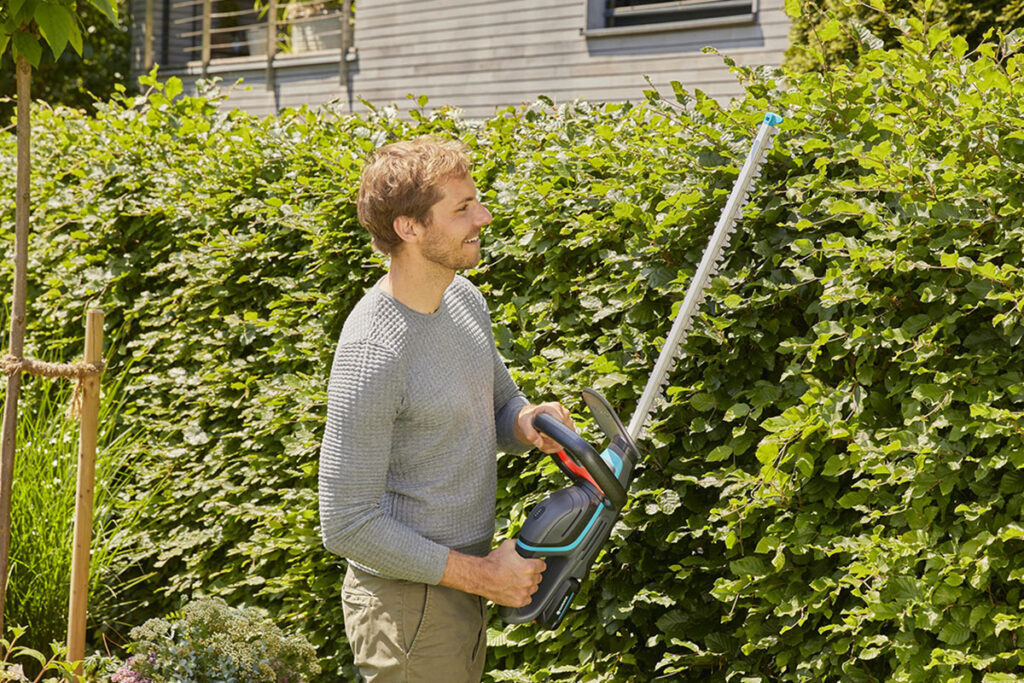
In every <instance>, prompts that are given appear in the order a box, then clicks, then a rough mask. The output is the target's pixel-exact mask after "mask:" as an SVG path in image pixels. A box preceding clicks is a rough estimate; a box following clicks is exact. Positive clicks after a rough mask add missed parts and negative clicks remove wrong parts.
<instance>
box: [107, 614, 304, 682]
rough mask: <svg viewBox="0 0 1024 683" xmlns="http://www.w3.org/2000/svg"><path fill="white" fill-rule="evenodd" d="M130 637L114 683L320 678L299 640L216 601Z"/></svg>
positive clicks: (154, 623) (138, 630)
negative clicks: (128, 656)
mask: <svg viewBox="0 0 1024 683" xmlns="http://www.w3.org/2000/svg"><path fill="white" fill-rule="evenodd" d="M131 635H132V643H131V645H130V646H129V649H130V650H131V652H132V657H131V658H130V659H129V660H128V661H127V662H126V663H125V664H124V665H123V666H121V667H120V668H119V669H118V670H117V671H116V672H115V673H114V674H113V676H112V677H111V681H113V682H115V683H116V682H118V681H120V682H122V683H129V682H131V683H159V682H160V681H168V682H170V681H173V682H174V683H229V682H234V683H268V682H269V681H276V682H277V683H302V681H308V680H311V678H312V677H313V676H316V675H317V674H319V673H320V666H319V665H318V664H317V661H316V651H315V650H314V649H313V646H312V645H310V644H309V642H308V641H307V640H306V639H305V638H303V637H302V636H291V637H288V636H285V635H284V634H283V633H282V632H281V629H279V628H278V627H277V626H275V625H274V624H273V623H272V622H271V621H270V620H269V619H267V618H266V616H265V615H263V614H262V613H260V612H257V611H255V610H253V609H251V608H244V607H243V608H233V607H228V605H227V603H225V602H224V601H223V600H220V599H218V598H210V599H205V600H197V601H195V602H192V603H190V604H188V605H187V606H186V607H185V609H184V614H183V615H182V616H181V617H180V618H171V619H151V620H149V621H147V622H146V623H145V624H144V625H143V626H140V627H138V628H134V629H132V634H131Z"/></svg>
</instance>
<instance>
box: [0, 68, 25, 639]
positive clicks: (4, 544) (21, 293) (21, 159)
mask: <svg viewBox="0 0 1024 683" xmlns="http://www.w3.org/2000/svg"><path fill="white" fill-rule="evenodd" d="M15 68H16V69H17V74H18V75H17V81H18V85H17V89H18V171H17V188H16V190H15V199H14V203H15V219H14V221H15V223H14V225H15V227H14V297H13V299H12V301H11V308H12V309H13V310H12V311H11V346H10V349H9V351H8V352H9V353H10V354H11V355H12V356H14V357H15V358H21V356H22V354H23V353H24V347H25V322H26V314H25V305H26V299H27V291H28V275H27V273H28V233H29V230H28V228H29V220H28V218H29V211H30V209H31V206H30V202H29V200H30V199H31V191H30V188H29V180H30V179H31V171H30V168H31V167H30V165H29V141H30V137H29V130H30V125H31V120H30V116H29V101H30V99H31V98H30V90H31V85H32V67H30V66H29V63H28V60H27V59H25V56H24V55H19V56H18V59H17V62H16V66H15ZM20 395H21V373H20V372H13V373H11V374H10V375H8V376H7V396H6V398H5V399H4V418H3V436H2V444H3V445H2V449H0V633H3V627H4V605H5V604H6V598H7V573H8V567H9V561H10V551H11V486H12V485H13V483H14V451H15V448H16V445H17V432H18V397H19V396H20Z"/></svg>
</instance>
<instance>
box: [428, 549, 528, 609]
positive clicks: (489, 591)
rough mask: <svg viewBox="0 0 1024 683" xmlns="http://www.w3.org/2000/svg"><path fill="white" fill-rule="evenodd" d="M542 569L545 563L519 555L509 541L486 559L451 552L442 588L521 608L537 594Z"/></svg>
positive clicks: (442, 580) (442, 578)
mask: <svg viewBox="0 0 1024 683" xmlns="http://www.w3.org/2000/svg"><path fill="white" fill-rule="evenodd" d="M545 568H546V565H545V564H544V560H540V559H536V558H526V557H522V556H520V555H519V553H517V552H516V542H515V541H514V540H512V539H511V538H510V539H507V540H505V541H504V542H503V543H502V544H501V545H500V546H498V547H497V548H495V549H494V550H492V551H491V553H490V554H489V555H488V556H487V557H473V556H471V555H463V554H462V553H457V552H455V551H454V550H453V551H451V552H450V553H449V554H448V564H447V565H446V566H445V569H444V576H443V577H441V585H442V586H450V587H452V588H455V589H457V590H460V591H463V592H465V593H473V594H475V595H482V596H483V597H485V598H487V599H488V600H490V601H491V602H493V603H495V604H497V605H505V606H507V607H523V606H524V605H528V604H530V596H532V595H533V594H534V593H536V592H537V587H538V586H539V585H540V579H541V574H542V573H543V572H544V569H545Z"/></svg>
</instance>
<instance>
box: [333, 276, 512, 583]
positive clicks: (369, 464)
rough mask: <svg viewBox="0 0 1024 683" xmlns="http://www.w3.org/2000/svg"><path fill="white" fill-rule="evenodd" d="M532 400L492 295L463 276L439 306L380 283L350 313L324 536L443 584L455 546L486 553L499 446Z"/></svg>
mask: <svg viewBox="0 0 1024 683" xmlns="http://www.w3.org/2000/svg"><path fill="white" fill-rule="evenodd" d="M526 404H527V401H526V399H525V398H524V397H523V395H522V393H520V392H519V390H518V388H517V387H516V385H515V383H514V382H513V381H512V378H511V377H510V376H509V374H508V370H507V369H506V368H505V364H504V363H503V362H502V360H501V357H500V356H499V355H498V350H497V348H495V345H494V337H493V334H492V331H491V321H490V315H489V314H488V311H487V305H486V303H485V301H484V298H483V296H482V295H481V294H480V292H479V291H477V289H476V288H475V287H474V286H473V285H472V284H470V282H469V281H468V280H466V279H465V278H463V277H459V276H456V278H455V280H454V281H453V282H452V284H451V285H450V286H449V287H448V289H447V290H446V291H445V293H444V297H443V298H442V300H441V306H440V308H439V309H438V310H437V311H435V312H434V313H431V314H423V313H418V312H416V311H414V310H412V309H410V308H408V307H406V306H405V305H403V304H402V303H401V302H399V301H398V300H397V299H395V298H394V297H392V296H390V295H388V294H386V293H385V292H384V291H382V290H381V289H380V288H379V286H375V287H373V288H372V289H370V290H369V291H368V292H367V293H366V295H365V296H364V297H363V299H362V300H361V301H360V302H359V303H358V304H357V305H356V307H355V308H354V309H353V310H352V313H351V314H349V317H348V319H347V320H346V321H345V326H344V329H343V330H342V332H341V337H340V339H339V340H338V347H337V351H336V352H335V355H334V365H333V367H332V368H331V378H330V382H329V384H328V388H327V427H326V430H325V431H324V436H323V442H322V444H321V447H320V482H319V486H320V523H321V528H322V535H323V541H324V545H325V546H326V547H327V549H328V550H330V551H332V552H335V553H337V554H339V555H341V556H343V557H347V558H348V559H349V560H350V561H351V562H353V563H354V564H355V565H356V566H358V567H360V568H362V569H365V570H367V571H369V572H372V573H374V574H377V575H379V576H385V577H389V578H396V579H406V580H409V581H418V582H422V583H429V584H437V583H438V582H440V580H441V576H442V574H443V573H444V569H445V564H446V563H447V559H448V550H449V549H454V550H458V551H460V552H464V553H468V554H473V555H478V556H482V555H486V554H487V553H488V552H489V551H490V550H491V543H492V538H493V535H494V504H495V488H496V476H497V475H496V470H497V465H496V455H497V449H498V447H499V446H500V447H501V449H502V450H503V451H507V452H523V451H525V450H526V448H527V447H525V446H523V445H522V444H520V443H519V442H518V441H517V440H516V439H515V437H514V435H513V424H514V420H515V416H516V415H517V414H518V413H519V411H520V410H521V409H522V407H523V406H525V405H526Z"/></svg>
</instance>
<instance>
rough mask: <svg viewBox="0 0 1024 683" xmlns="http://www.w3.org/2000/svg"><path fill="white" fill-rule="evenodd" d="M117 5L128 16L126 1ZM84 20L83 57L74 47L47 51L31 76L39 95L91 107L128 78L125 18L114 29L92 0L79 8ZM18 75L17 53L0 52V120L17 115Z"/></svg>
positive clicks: (56, 101) (128, 65)
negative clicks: (74, 50) (16, 90)
mask: <svg viewBox="0 0 1024 683" xmlns="http://www.w3.org/2000/svg"><path fill="white" fill-rule="evenodd" d="M117 4H118V6H119V11H118V14H119V16H124V15H125V14H126V13H127V11H128V9H129V8H128V4H127V2H126V0H118V2H117ZM80 19H81V33H82V34H83V36H85V37H86V39H85V40H83V44H82V54H81V57H79V56H78V55H76V54H75V53H74V52H73V51H71V50H68V51H65V52H64V53H63V54H62V55H61V56H60V57H55V56H54V55H52V54H49V53H44V54H43V56H42V58H41V60H40V63H39V67H38V68H37V69H36V72H35V74H34V76H33V79H32V81H33V82H32V90H33V92H34V97H35V99H36V100H44V101H46V102H49V103H50V104H63V105H67V106H69V107H75V108H76V109H90V110H91V109H92V103H93V101H94V100H93V98H94V97H96V98H99V99H101V100H105V99H107V98H108V96H109V95H110V94H111V93H112V92H113V87H114V84H115V83H120V82H123V81H126V80H127V76H128V73H129V70H130V68H131V63H130V47H131V35H130V34H129V31H128V24H127V22H126V23H124V24H122V25H121V26H119V27H116V28H111V27H109V25H107V24H109V22H108V19H107V17H106V15H104V14H103V12H102V11H100V10H99V9H97V8H95V7H93V6H91V5H86V6H84V7H82V8H81V12H80ZM14 74H15V69H14V57H13V56H12V55H11V54H10V53H5V54H4V55H3V56H2V57H0V122H6V121H7V120H8V119H10V117H11V116H12V115H13V114H14V95H15V88H16V83H15V77H14ZM0 125H3V123H0Z"/></svg>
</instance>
